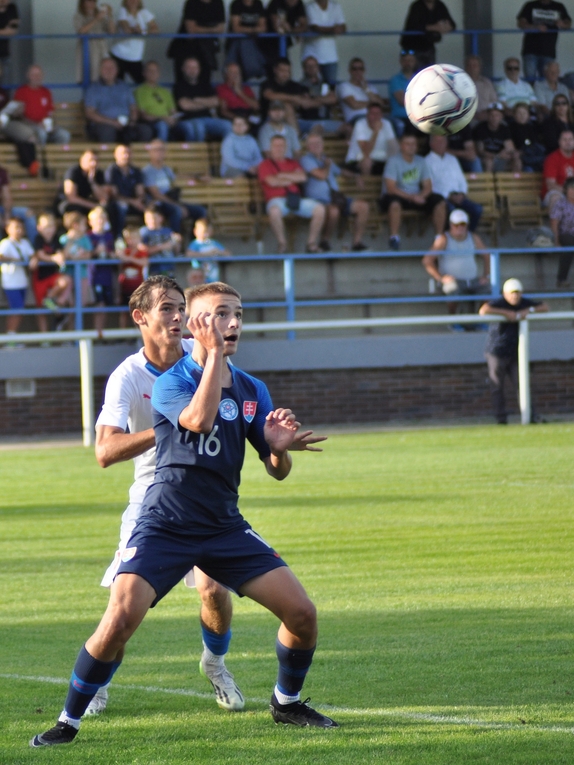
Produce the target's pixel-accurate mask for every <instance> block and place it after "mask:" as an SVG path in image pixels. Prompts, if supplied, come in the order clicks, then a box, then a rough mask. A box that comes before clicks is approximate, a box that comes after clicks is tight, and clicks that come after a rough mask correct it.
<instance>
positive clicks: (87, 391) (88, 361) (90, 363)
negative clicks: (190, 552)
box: [79, 338, 94, 446]
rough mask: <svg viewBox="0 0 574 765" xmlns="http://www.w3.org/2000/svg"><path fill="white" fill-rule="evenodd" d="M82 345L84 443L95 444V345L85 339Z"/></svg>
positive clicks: (87, 444) (81, 377) (81, 379)
mask: <svg viewBox="0 0 574 765" xmlns="http://www.w3.org/2000/svg"><path fill="white" fill-rule="evenodd" d="M79 344H80V388H81V391H82V441H83V443H84V446H93V444H94V354H93V343H92V341H91V340H90V339H88V338H84V339H82V340H80V341H79Z"/></svg>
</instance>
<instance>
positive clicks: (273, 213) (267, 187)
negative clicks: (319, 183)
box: [257, 135, 325, 254]
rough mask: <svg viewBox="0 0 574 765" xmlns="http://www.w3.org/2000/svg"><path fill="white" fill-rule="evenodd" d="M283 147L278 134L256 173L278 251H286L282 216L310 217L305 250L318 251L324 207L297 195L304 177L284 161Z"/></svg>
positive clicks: (297, 166)
mask: <svg viewBox="0 0 574 765" xmlns="http://www.w3.org/2000/svg"><path fill="white" fill-rule="evenodd" d="M286 147H287V144H286V142H285V138H284V137H283V136H282V135H275V136H273V138H272V139H271V144H270V147H269V157H268V158H267V159H264V160H263V162H261V164H260V165H259V168H258V171H257V175H258V178H259V183H260V184H261V188H262V190H263V196H264V197H265V208H266V211H267V215H268V216H269V224H270V226H271V229H272V231H273V233H274V234H275V237H276V238H277V245H278V251H279V253H280V254H282V253H284V252H285V251H286V249H287V242H286V240H285V226H284V224H283V218H284V217H285V215H289V214H293V215H297V216H299V217H300V218H310V219H311V224H310V226H309V237H308V239H307V247H306V251H307V252H320V249H319V247H318V244H317V242H318V241H319V235H320V233H321V229H322V228H323V224H324V222H325V205H323V204H321V202H317V201H315V200H314V199H309V198H307V197H302V196H301V189H300V188H299V184H300V183H304V182H305V181H306V180H307V175H306V173H305V171H304V170H303V168H302V167H301V165H300V164H299V163H298V162H296V161H295V160H294V159H286V158H285V150H286Z"/></svg>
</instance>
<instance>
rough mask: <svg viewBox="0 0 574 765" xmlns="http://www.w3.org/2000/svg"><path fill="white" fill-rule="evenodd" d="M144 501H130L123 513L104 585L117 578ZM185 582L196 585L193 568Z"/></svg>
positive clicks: (103, 580) (110, 583)
mask: <svg viewBox="0 0 574 765" xmlns="http://www.w3.org/2000/svg"><path fill="white" fill-rule="evenodd" d="M144 493H145V492H144ZM142 501H143V496H142V497H141V500H140V501H139V502H130V503H129V505H128V506H127V508H126V509H125V510H124V513H123V515H122V525H121V526H120V542H119V545H118V549H117V550H116V553H115V555H114V559H113V561H112V562H111V563H110V565H109V566H108V568H107V569H106V573H105V574H104V576H103V579H102V581H101V582H100V585H101V586H102V587H111V585H112V582H113V581H114V579H115V576H116V573H117V570H118V568H119V566H120V563H121V562H122V553H123V551H124V550H125V549H126V547H127V545H128V542H129V539H130V537H131V535H132V532H133V530H134V527H135V525H136V521H137V519H138V518H139V515H140V511H141V503H142ZM183 582H184V584H185V586H186V587H195V576H194V575H193V569H192V570H191V571H188V573H187V574H186V575H185V576H184V578H183Z"/></svg>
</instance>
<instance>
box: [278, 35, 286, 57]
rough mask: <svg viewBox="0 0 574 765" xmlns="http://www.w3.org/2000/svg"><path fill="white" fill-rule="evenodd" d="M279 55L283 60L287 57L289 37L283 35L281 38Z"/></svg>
mask: <svg viewBox="0 0 574 765" xmlns="http://www.w3.org/2000/svg"><path fill="white" fill-rule="evenodd" d="M279 55H280V56H281V58H285V57H286V56H287V35H281V37H280V38H279Z"/></svg>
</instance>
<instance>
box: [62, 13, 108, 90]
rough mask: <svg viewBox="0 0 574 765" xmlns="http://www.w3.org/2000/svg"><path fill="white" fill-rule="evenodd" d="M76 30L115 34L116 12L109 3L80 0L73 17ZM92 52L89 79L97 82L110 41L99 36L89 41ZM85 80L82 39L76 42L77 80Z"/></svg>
mask: <svg viewBox="0 0 574 765" xmlns="http://www.w3.org/2000/svg"><path fill="white" fill-rule="evenodd" d="M73 24H74V30H75V32H76V33H77V34H79V35H90V36H91V35H93V36H95V35H113V34H115V31H116V22H115V21H114V12H113V11H112V7H111V5H108V4H107V3H102V4H101V5H98V4H97V0H78V9H77V11H76V13H75V14H74V19H73ZM88 49H89V53H90V71H89V79H90V80H91V81H92V82H96V81H97V79H98V77H99V76H100V66H101V63H102V61H103V60H104V59H105V58H107V57H108V56H109V51H108V41H107V40H106V39H105V38H103V37H98V38H96V39H94V40H90V41H89V42H88ZM83 80H84V46H83V42H82V40H81V39H80V40H78V42H77V43H76V82H83Z"/></svg>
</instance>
